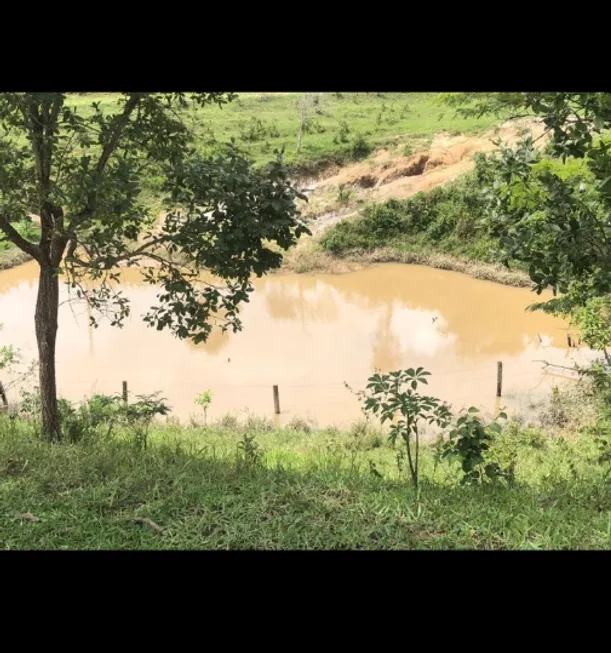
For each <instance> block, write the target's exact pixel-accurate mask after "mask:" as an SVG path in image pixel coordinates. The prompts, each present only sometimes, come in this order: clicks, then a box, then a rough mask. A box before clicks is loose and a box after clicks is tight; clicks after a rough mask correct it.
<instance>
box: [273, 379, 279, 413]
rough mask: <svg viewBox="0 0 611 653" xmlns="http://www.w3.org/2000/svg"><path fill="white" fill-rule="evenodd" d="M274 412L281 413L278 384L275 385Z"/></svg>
mask: <svg viewBox="0 0 611 653" xmlns="http://www.w3.org/2000/svg"><path fill="white" fill-rule="evenodd" d="M274 412H275V413H276V415H280V394H279V392H278V386H277V385H275V386H274Z"/></svg>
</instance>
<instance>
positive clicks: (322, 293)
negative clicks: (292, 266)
mask: <svg viewBox="0 0 611 653" xmlns="http://www.w3.org/2000/svg"><path fill="white" fill-rule="evenodd" d="M257 292H260V293H261V294H265V302H266V305H267V308H268V310H269V314H270V315H271V316H272V317H273V318H274V319H277V320H296V319H300V320H301V323H302V325H305V320H306V319H307V320H311V321H316V322H333V321H334V320H337V317H338V311H337V304H336V300H335V297H334V293H333V288H332V287H331V286H330V285H329V284H326V283H325V282H321V281H319V280H318V279H314V278H312V277H309V278H308V277H303V279H301V278H300V279H296V280H293V281H289V280H288V279H287V278H286V277H284V278H283V277H276V278H274V279H266V280H264V281H263V282H262V283H261V282H260V283H258V284H257V286H256V288H255V293H257Z"/></svg>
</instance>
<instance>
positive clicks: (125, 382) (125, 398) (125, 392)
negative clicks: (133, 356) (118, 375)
mask: <svg viewBox="0 0 611 653" xmlns="http://www.w3.org/2000/svg"><path fill="white" fill-rule="evenodd" d="M123 401H124V402H125V403H127V381H123Z"/></svg>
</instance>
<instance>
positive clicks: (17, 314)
mask: <svg viewBox="0 0 611 653" xmlns="http://www.w3.org/2000/svg"><path fill="white" fill-rule="evenodd" d="M36 287H37V267H36V265H35V264H34V263H29V264H26V265H23V266H20V267H18V268H15V269H12V270H8V271H4V272H0V322H2V323H4V329H3V330H2V332H0V338H1V339H2V344H8V343H11V344H13V345H15V346H16V347H19V348H21V350H22V353H23V355H24V357H26V358H29V359H32V358H34V357H35V355H36V343H35V338H34V321H33V314H34V305H35V297H36ZM122 289H123V291H124V293H125V294H126V295H127V296H129V297H130V299H131V301H132V317H131V318H130V319H129V320H128V321H127V322H126V324H125V327H124V328H123V329H117V328H113V327H111V326H110V325H109V324H108V323H107V322H101V323H100V327H99V328H98V329H92V328H90V327H89V326H88V315H87V311H86V309H85V307H84V306H83V305H78V304H77V305H72V306H71V305H70V304H67V303H66V304H64V305H63V306H61V308H60V325H59V333H58V342H57V361H58V363H57V374H58V388H59V392H60V394H61V395H63V396H64V397H66V398H68V399H72V400H80V399H82V398H83V397H84V396H85V395H89V394H92V393H93V392H103V393H118V392H120V391H121V382H122V381H123V380H127V382H128V384H129V390H130V394H132V395H137V394H148V393H152V392H155V391H157V390H160V391H161V392H162V394H163V396H164V397H166V398H167V400H168V403H169V404H170V405H171V406H172V413H173V415H175V416H177V417H180V418H187V417H189V415H190V414H198V411H199V410H200V409H199V408H198V407H197V406H195V405H194V399H195V396H196V395H197V394H198V393H200V392H202V391H204V390H208V389H210V390H212V392H213V399H212V404H211V406H210V410H209V418H217V417H220V416H222V415H224V414H226V413H227V412H231V413H233V414H235V415H236V416H238V417H244V416H245V414H246V413H247V412H250V413H252V414H257V415H261V416H267V417H270V418H274V415H273V412H274V411H273V406H274V404H273V395H272V386H273V385H274V384H277V385H278V386H279V391H280V404H281V411H282V412H281V415H280V416H279V418H275V419H279V421H280V422H281V423H286V422H287V421H290V420H291V419H292V418H293V417H295V416H300V417H305V418H308V417H309V418H312V419H313V420H315V421H316V423H317V424H318V425H320V426H325V425H330V424H336V425H338V426H341V425H346V424H347V423H350V422H352V421H354V420H355V419H358V418H359V417H360V416H361V413H360V410H359V404H358V402H357V400H356V398H355V397H354V395H352V394H351V393H350V392H349V391H348V390H347V389H346V388H345V387H344V382H347V383H349V384H350V385H351V386H352V387H353V388H354V389H356V390H358V389H362V388H363V387H364V385H365V383H366V379H367V377H368V376H369V375H370V374H372V373H373V371H374V370H375V369H380V370H382V371H391V370H395V369H401V368H406V367H418V366H422V367H424V368H426V369H427V370H429V371H430V372H431V373H432V377H431V379H430V383H429V390H430V393H431V394H435V395H436V396H438V397H441V398H443V399H445V400H447V401H449V402H451V403H452V404H453V405H454V407H455V408H460V407H462V406H465V405H476V406H480V407H482V408H483V409H484V410H486V411H494V410H495V408H496V407H498V402H497V400H496V397H495V395H496V364H497V361H502V362H503V366H504V380H503V398H502V400H501V402H500V403H501V404H502V405H504V406H507V407H508V408H509V409H510V410H511V409H512V408H513V409H517V408H518V407H523V405H524V403H527V404H528V403H531V404H532V402H533V401H534V400H540V399H541V398H542V397H544V396H545V394H546V393H549V391H550V388H551V387H552V385H554V384H555V383H559V382H560V383H562V381H561V380H559V379H557V378H556V377H553V376H550V375H549V374H546V373H544V372H543V371H542V365H541V363H540V362H534V361H537V360H541V359H544V360H547V361H549V362H553V363H556V364H560V365H571V364H572V361H573V360H577V361H579V362H583V361H584V360H585V359H586V358H591V357H592V353H591V352H588V351H587V350H583V349H579V350H578V349H574V348H573V349H569V348H568V347H567V342H566V334H567V325H566V323H564V322H563V321H562V320H559V319H556V318H553V317H551V316H548V315H545V314H542V313H528V312H526V311H525V308H526V307H527V306H528V305H529V304H531V303H533V302H534V301H536V300H537V297H536V295H534V294H533V293H531V292H530V291H529V290H527V289H520V288H511V287H506V286H501V285H498V284H494V283H491V282H487V281H479V280H475V279H472V278H470V277H467V276H465V275H462V274H459V273H456V272H449V271H442V270H436V269H432V268H426V267H421V266H415V265H401V264H385V265H379V266H376V267H370V268H367V269H365V270H362V271H359V272H353V273H349V274H344V275H273V276H269V277H267V278H264V279H260V280H258V281H256V283H255V292H254V293H253V294H252V295H251V300H250V303H249V304H246V305H244V307H243V310H242V312H241V317H242V320H243V325H244V329H243V331H241V332H239V333H235V334H234V333H231V332H229V333H226V334H221V333H220V331H214V332H213V334H212V335H211V337H210V339H209V341H208V342H207V343H206V344H202V345H193V344H192V343H190V342H185V341H180V340H177V339H176V338H174V337H173V336H172V335H171V334H170V333H169V332H158V331H156V330H154V329H151V328H148V327H147V326H146V325H145V324H144V323H143V322H142V320H141V318H140V316H141V315H142V314H143V313H144V312H145V311H146V310H147V308H148V307H150V306H152V305H155V304H156V294H157V290H156V289H155V288H152V287H151V286H149V285H147V284H143V283H141V282H140V281H139V276H138V273H137V272H136V271H131V270H130V271H126V274H125V275H124V278H123V282H122ZM61 293H62V296H63V299H66V298H67V290H66V287H65V286H62V290H61ZM10 392H11V393H12V394H13V396H12V397H11V399H12V400H17V399H18V395H17V392H16V390H15V389H14V388H12V389H11V390H10Z"/></svg>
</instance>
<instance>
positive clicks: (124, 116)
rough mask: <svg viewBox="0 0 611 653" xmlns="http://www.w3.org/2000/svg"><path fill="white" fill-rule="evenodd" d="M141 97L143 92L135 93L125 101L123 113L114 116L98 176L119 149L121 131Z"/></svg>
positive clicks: (98, 168) (99, 165) (101, 157)
mask: <svg viewBox="0 0 611 653" xmlns="http://www.w3.org/2000/svg"><path fill="white" fill-rule="evenodd" d="M141 99H142V93H134V94H133V95H132V96H131V97H130V98H129V100H128V101H127V102H126V103H125V106H124V107H123V113H121V114H120V115H119V116H115V118H113V120H114V121H115V126H114V132H113V134H112V136H111V137H110V139H109V141H108V143H106V145H105V146H104V149H103V150H102V154H101V156H100V159H99V161H98V165H97V166H96V170H95V174H96V177H100V176H101V175H102V173H103V172H104V168H105V167H106V164H107V163H108V160H109V159H110V157H111V156H112V153H113V152H114V151H115V150H116V149H117V145H118V144H119V139H120V138H121V132H122V131H123V129H124V128H125V125H127V123H128V121H129V117H130V115H131V113H132V112H133V110H134V109H135V108H136V107H137V106H138V103H139V102H140V100H141Z"/></svg>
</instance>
